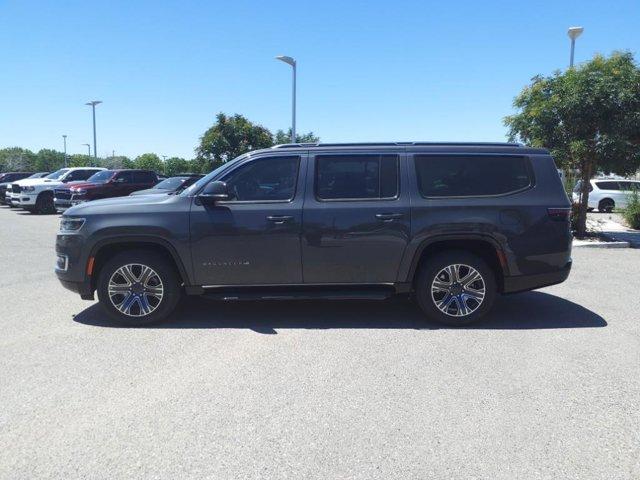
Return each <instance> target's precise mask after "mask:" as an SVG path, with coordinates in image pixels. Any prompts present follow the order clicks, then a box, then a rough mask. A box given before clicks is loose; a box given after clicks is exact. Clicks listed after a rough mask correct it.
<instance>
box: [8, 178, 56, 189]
mask: <svg viewBox="0 0 640 480" xmlns="http://www.w3.org/2000/svg"><path fill="white" fill-rule="evenodd" d="M11 183H12V184H14V183H15V184H18V185H20V186H21V187H30V186H33V185H49V186H52V187H54V186H56V185H61V184H62V182H61V181H60V180H53V179H51V178H24V179H22V180H16V181H15V182H11Z"/></svg>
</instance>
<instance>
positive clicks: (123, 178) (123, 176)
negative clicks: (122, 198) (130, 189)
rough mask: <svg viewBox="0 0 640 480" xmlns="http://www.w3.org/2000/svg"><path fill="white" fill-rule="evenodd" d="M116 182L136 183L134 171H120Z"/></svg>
mask: <svg viewBox="0 0 640 480" xmlns="http://www.w3.org/2000/svg"><path fill="white" fill-rule="evenodd" d="M116 182H118V183H134V180H133V173H132V172H118V175H116Z"/></svg>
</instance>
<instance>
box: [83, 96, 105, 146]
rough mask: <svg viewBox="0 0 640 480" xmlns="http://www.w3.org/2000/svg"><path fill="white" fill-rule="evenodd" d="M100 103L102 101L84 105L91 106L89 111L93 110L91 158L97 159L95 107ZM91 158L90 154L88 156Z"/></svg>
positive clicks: (93, 101)
mask: <svg viewBox="0 0 640 480" xmlns="http://www.w3.org/2000/svg"><path fill="white" fill-rule="evenodd" d="M101 103H102V100H91V101H90V102H87V103H85V105H91V109H92V110H93V156H94V157H96V158H98V148H97V146H96V105H99V104H101ZM89 156H91V154H89Z"/></svg>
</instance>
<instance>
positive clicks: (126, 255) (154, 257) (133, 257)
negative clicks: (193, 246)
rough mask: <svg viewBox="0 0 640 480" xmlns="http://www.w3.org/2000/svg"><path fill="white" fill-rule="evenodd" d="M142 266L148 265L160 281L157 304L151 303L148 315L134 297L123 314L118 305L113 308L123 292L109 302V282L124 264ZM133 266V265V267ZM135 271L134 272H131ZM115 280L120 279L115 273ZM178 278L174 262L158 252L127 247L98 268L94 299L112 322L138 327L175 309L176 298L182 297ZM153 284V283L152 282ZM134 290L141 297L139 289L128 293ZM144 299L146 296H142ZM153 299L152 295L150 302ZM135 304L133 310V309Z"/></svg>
mask: <svg viewBox="0 0 640 480" xmlns="http://www.w3.org/2000/svg"><path fill="white" fill-rule="evenodd" d="M131 264H134V265H144V266H147V267H150V268H151V269H152V270H153V271H154V272H155V273H156V274H157V277H158V278H159V279H160V281H161V282H162V284H161V287H162V290H163V292H162V298H161V299H160V300H159V301H158V303H157V304H155V305H154V306H153V308H154V309H153V311H151V312H150V313H148V314H143V311H142V310H141V308H142V303H141V301H138V300H133V302H131V303H132V306H131V307H130V308H131V310H130V312H131V314H130V315H127V314H125V313H123V312H121V311H120V310H118V308H116V305H114V302H115V303H119V302H120V299H121V298H122V302H121V303H125V302H124V296H125V294H121V295H122V297H120V294H118V295H117V296H114V301H113V302H112V299H111V297H110V296H109V291H108V289H109V281H110V279H111V278H112V276H113V275H114V274H115V272H116V271H117V270H118V269H120V268H121V267H124V266H126V265H131ZM134 268H135V267H134ZM134 273H136V272H134ZM115 278H116V279H118V278H124V277H121V276H119V274H116V276H115ZM180 283H181V282H180V277H179V275H178V273H177V272H176V270H175V268H174V265H173V264H172V263H171V262H170V261H168V260H167V259H166V258H164V257H163V256H161V255H158V254H156V253H154V252H147V251H144V250H129V251H125V252H122V253H118V254H117V255H115V256H114V257H113V258H111V259H109V260H108V261H107V262H106V264H105V265H104V266H103V267H102V268H101V269H100V272H99V274H98V282H97V285H96V286H97V293H98V300H100V304H101V305H102V307H103V308H104V310H105V311H106V312H107V314H108V315H109V317H111V318H112V319H113V320H114V321H115V322H117V323H119V324H121V325H126V326H142V325H149V324H151V323H156V322H160V321H162V320H164V319H166V318H167V317H168V316H169V315H171V313H172V312H173V311H174V310H175V308H176V306H177V305H178V302H179V301H180V297H181V296H182V287H181V286H180ZM156 285H157V283H156ZM137 288H141V287H140V284H137ZM134 293H139V295H138V297H141V296H142V293H141V292H139V291H138V292H134V291H130V292H129V294H130V295H133V296H134V297H135V294H134ZM145 298H146V297H145ZM155 300H156V299H155V298H154V301H155ZM146 301H147V305H152V303H151V302H150V301H149V300H146ZM136 307H137V311H136Z"/></svg>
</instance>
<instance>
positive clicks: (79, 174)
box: [64, 170, 96, 182]
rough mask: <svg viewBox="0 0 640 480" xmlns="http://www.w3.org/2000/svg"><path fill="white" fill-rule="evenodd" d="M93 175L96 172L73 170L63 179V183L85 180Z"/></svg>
mask: <svg viewBox="0 0 640 480" xmlns="http://www.w3.org/2000/svg"><path fill="white" fill-rule="evenodd" d="M94 173H96V170H73V171H72V172H70V173H69V175H67V176H66V177H65V178H64V181H65V182H72V181H77V180H87V179H88V178H89V177H90V176H91V175H93V174H94Z"/></svg>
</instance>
